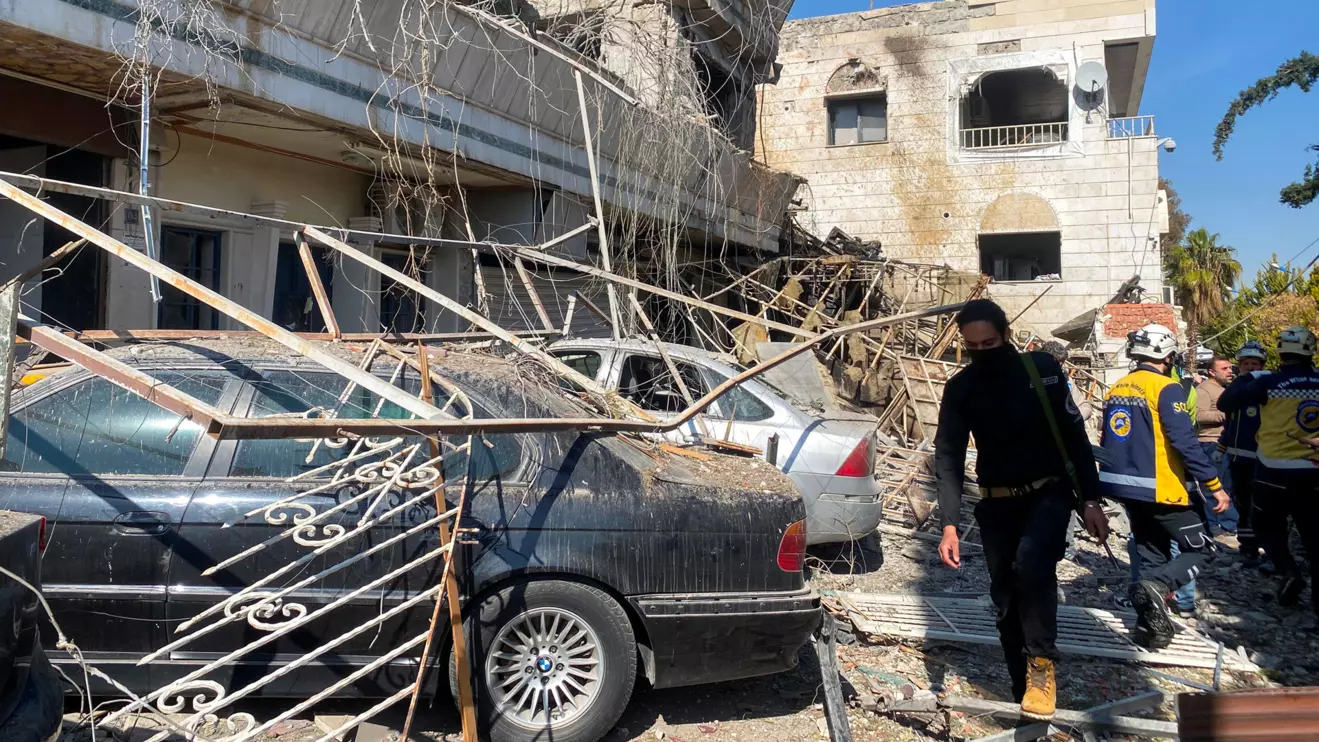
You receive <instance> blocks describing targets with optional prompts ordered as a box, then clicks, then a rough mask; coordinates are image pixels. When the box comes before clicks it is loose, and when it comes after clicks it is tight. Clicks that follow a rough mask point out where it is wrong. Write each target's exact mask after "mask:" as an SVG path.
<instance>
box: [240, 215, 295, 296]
mask: <svg viewBox="0 0 1319 742" xmlns="http://www.w3.org/2000/svg"><path fill="white" fill-rule="evenodd" d="M287 209H288V205H287V204H285V203H284V202H283V201H253V202H252V213H253V214H256V215H257V216H268V217H271V218H272V219H283V218H284V214H285V212H286V211H287ZM280 231H281V227H280V226H279V225H278V224H273V223H262V224H258V225H257V227H256V228H255V229H253V230H252V261H251V274H250V277H249V279H248V284H247V288H248V290H247V297H248V298H247V299H245V300H244V302H245V304H246V306H247V307H248V308H249V309H251V310H252V311H254V312H259V313H260V314H261V316H262V317H265V318H266V319H274V317H275V273H276V271H277V269H278V265H279V236H280ZM248 302H250V303H248Z"/></svg>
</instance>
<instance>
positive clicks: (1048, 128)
mask: <svg viewBox="0 0 1319 742" xmlns="http://www.w3.org/2000/svg"><path fill="white" fill-rule="evenodd" d="M961 135H962V149H1020V148H1025V147H1042V146H1048V145H1050V144H1058V143H1060V142H1065V141H1067V122H1066V121H1057V122H1053V123H1048V124H1012V125H1010V126H986V127H981V128H978V129H962V130H961Z"/></svg>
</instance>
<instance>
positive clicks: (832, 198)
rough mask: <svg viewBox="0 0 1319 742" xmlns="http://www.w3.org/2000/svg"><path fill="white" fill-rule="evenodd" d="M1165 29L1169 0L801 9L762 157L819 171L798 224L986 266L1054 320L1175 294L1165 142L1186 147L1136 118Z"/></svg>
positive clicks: (775, 90)
mask: <svg viewBox="0 0 1319 742" xmlns="http://www.w3.org/2000/svg"><path fill="white" fill-rule="evenodd" d="M1154 34H1155V8H1154V0H971V1H970V2H968V0H942V1H941V2H927V3H920V4H915V5H904V6H898V7H893V8H885V9H876V10H871V11H863V12H859V13H850V14H846V15H837V16H828V17H822V18H809V19H803V20H794V21H789V22H788V23H787V24H785V26H784V29H783V34H782V38H781V41H780V56H779V59H780V62H781V64H782V70H781V73H780V75H779V77H778V79H777V81H775V82H773V83H772V84H765V85H762V86H761V87H760V96H761V99H760V102H759V110H760V111H761V114H760V124H759V130H758V132H757V138H756V146H757V152H758V153H759V154H760V155H761V156H762V157H763V159H764V161H765V162H766V163H767V164H768V165H769V166H771V167H773V168H779V169H784V170H789V171H792V172H794V173H796V174H797V175H800V176H802V177H803V178H804V179H805V180H806V181H807V182H806V185H805V186H803V188H802V189H801V190H800V191H799V192H798V198H799V199H800V201H801V205H802V207H803V209H804V210H803V212H802V213H800V214H799V215H798V220H799V221H800V222H802V223H803V225H804V226H806V227H807V228H808V229H810V230H811V231H813V232H814V233H816V234H824V233H826V232H828V231H829V229H830V228H832V227H835V226H837V227H840V228H842V229H843V230H844V231H846V232H848V233H850V234H851V235H853V236H854V237H857V238H859V239H863V240H878V241H880V242H881V244H882V246H883V250H884V253H885V254H886V255H887V256H889V257H892V258H898V259H902V260H909V261H914V262H921V263H936V264H945V265H948V266H949V267H951V268H953V269H955V270H959V271H968V272H980V273H986V274H989V275H990V276H992V277H993V282H992V283H991V285H990V294H991V295H992V296H993V297H994V298H996V299H998V300H1000V301H1001V302H1002V303H1003V304H1004V305H1005V306H1007V307H1008V308H1009V310H1010V314H1011V313H1015V312H1017V311H1022V310H1026V314H1025V316H1024V318H1023V320H1024V322H1025V323H1026V324H1028V325H1030V326H1031V328H1032V329H1034V330H1036V331H1038V332H1044V333H1047V332H1048V331H1049V330H1050V329H1052V328H1054V327H1056V326H1058V325H1059V324H1061V323H1063V322H1065V321H1067V320H1069V319H1071V318H1073V317H1076V316H1077V315H1078V314H1081V313H1082V312H1084V311H1086V310H1089V309H1093V308H1095V307H1099V306H1103V305H1104V304H1106V303H1108V302H1109V300H1110V299H1111V298H1112V297H1113V296H1114V295H1115V294H1116V293H1117V292H1118V290H1119V288H1121V286H1122V284H1123V283H1124V282H1125V281H1128V280H1129V279H1131V278H1132V276H1134V275H1138V276H1139V277H1140V280H1139V285H1140V287H1141V288H1142V289H1144V296H1145V297H1146V300H1152V301H1160V300H1162V299H1163V297H1162V293H1163V285H1162V269H1161V261H1160V254H1159V247H1158V238H1159V234H1160V233H1161V232H1166V231H1167V204H1166V198H1165V197H1164V195H1163V194H1162V193H1161V192H1160V191H1159V188H1158V176H1159V163H1158V152H1159V150H1160V148H1161V146H1164V147H1171V146H1172V145H1171V143H1170V142H1169V141H1168V140H1164V139H1161V137H1160V136H1159V134H1157V133H1156V130H1155V127H1154V121H1153V118H1152V117H1148V116H1140V115H1139V112H1140V111H1139V108H1140V100H1141V96H1142V93H1143V88H1144V81H1145V75H1146V71H1147V69H1148V65H1149V59H1150V52H1151V50H1152V47H1153V42H1154ZM1096 72H1098V73H1100V74H1099V76H1098V78H1096ZM1104 78H1106V82H1105V83H1104V87H1103V91H1102V92H1099V91H1098V90H1097V87H1098V86H1097V85H1096V84H1095V80H1096V79H1099V80H1100V81H1103V80H1104ZM1087 86H1088V87H1087ZM1032 302H1034V304H1033V305H1032ZM1027 307H1029V309H1027Z"/></svg>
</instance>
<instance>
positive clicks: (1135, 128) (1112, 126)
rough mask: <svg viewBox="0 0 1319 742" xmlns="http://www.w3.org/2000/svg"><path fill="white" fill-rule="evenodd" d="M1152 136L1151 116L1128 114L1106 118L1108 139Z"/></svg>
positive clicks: (1152, 122)
mask: <svg viewBox="0 0 1319 742" xmlns="http://www.w3.org/2000/svg"><path fill="white" fill-rule="evenodd" d="M1152 136H1154V117H1153V116H1129V117H1127V118H1121V119H1109V120H1108V138H1109V139H1132V138H1134V137H1152Z"/></svg>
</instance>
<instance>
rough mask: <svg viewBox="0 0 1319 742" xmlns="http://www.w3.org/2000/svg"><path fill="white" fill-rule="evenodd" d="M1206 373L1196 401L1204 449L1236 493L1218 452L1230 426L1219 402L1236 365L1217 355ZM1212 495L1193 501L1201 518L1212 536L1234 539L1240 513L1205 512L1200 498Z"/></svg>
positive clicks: (1195, 495) (1194, 495)
mask: <svg viewBox="0 0 1319 742" xmlns="http://www.w3.org/2000/svg"><path fill="white" fill-rule="evenodd" d="M1206 371H1207V372H1208V373H1207V375H1206V378H1205V380H1204V381H1202V382H1200V386H1198V387H1196V399H1195V421H1196V427H1197V430H1198V432H1199V439H1200V447H1201V448H1203V449H1204V452H1205V456H1207V457H1208V458H1209V461H1210V462H1211V463H1213V464H1214V468H1215V469H1216V470H1217V471H1218V479H1219V481H1220V482H1222V483H1223V486H1224V487H1225V488H1227V490H1228V491H1229V492H1235V490H1234V489H1233V487H1232V479H1231V477H1230V476H1229V473H1228V470H1227V463H1226V462H1224V461H1223V455H1222V454H1221V453H1219V451H1218V439H1219V437H1220V436H1221V435H1222V434H1223V426H1224V425H1225V424H1226V423H1227V413H1225V412H1223V411H1222V410H1220V409H1218V398H1219V397H1221V396H1223V390H1224V389H1226V388H1227V385H1228V384H1231V383H1232V362H1231V361H1229V360H1228V359H1226V358H1224V357H1222V356H1220V355H1218V354H1217V353H1215V354H1214V358H1213V360H1211V361H1210V362H1209V368H1208V369H1206ZM1208 494H1209V493H1207V492H1194V493H1192V495H1191V499H1193V500H1195V501H1196V505H1198V506H1199V507H1201V508H1202V509H1203V511H1202V512H1201V515H1203V516H1204V519H1205V524H1206V525H1208V526H1209V534H1210V535H1211V536H1219V537H1230V536H1231V535H1232V534H1235V533H1236V532H1237V527H1238V524H1239V520H1240V516H1239V515H1238V512H1237V509H1236V508H1235V507H1232V506H1229V507H1228V509H1227V510H1225V511H1223V512H1222V513H1215V512H1214V511H1213V510H1212V509H1209V508H1204V503H1205V499H1204V497H1202V496H1200V495H1204V496H1207V495H1208Z"/></svg>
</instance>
